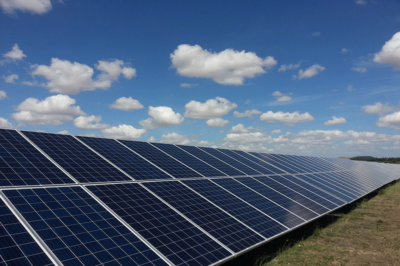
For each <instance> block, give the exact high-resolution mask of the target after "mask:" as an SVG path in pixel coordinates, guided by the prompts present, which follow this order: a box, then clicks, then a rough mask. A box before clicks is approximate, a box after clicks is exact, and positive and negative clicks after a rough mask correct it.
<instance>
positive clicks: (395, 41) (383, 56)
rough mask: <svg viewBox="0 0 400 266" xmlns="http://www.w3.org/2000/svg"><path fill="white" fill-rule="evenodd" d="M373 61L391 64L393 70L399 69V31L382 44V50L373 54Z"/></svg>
mask: <svg viewBox="0 0 400 266" xmlns="http://www.w3.org/2000/svg"><path fill="white" fill-rule="evenodd" d="M373 61H374V62H375V63H379V64H387V65H392V66H393V68H394V70H400V31H399V32H397V33H396V34H394V35H393V37H392V39H390V40H389V41H387V42H386V43H385V45H383V47H382V50H381V51H380V52H379V53H377V54H375V56H374V59H373Z"/></svg>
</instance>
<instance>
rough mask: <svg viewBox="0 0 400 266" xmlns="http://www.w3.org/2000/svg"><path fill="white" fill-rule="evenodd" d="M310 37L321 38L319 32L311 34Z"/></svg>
mask: <svg viewBox="0 0 400 266" xmlns="http://www.w3.org/2000/svg"><path fill="white" fill-rule="evenodd" d="M311 36H313V37H317V36H321V32H319V31H316V32H313V33H312V34H311Z"/></svg>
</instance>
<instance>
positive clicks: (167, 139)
mask: <svg viewBox="0 0 400 266" xmlns="http://www.w3.org/2000/svg"><path fill="white" fill-rule="evenodd" d="M192 141H193V140H192V139H191V138H190V137H189V136H184V135H179V134H178V133H175V132H173V133H169V134H163V135H161V139H160V142H162V143H170V144H180V145H188V144H190V143H191V142H192Z"/></svg>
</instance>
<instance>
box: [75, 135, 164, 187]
mask: <svg viewBox="0 0 400 266" xmlns="http://www.w3.org/2000/svg"><path fill="white" fill-rule="evenodd" d="M78 138H79V139H80V140H82V141H83V142H85V143H86V144H88V145H89V146H90V147H91V148H93V149H94V150H96V151H97V152H98V153H100V154H101V155H103V156H104V157H105V158H107V159H108V160H109V161H110V162H112V163H113V164H115V165H116V166H118V167H119V168H121V169H122V170H123V171H125V172H126V173H127V174H129V175H130V176H132V177H133V178H135V179H138V180H143V179H164V178H165V179H170V178H171V177H170V176H169V175H167V174H166V173H164V172H163V171H161V170H160V169H158V168H157V167H155V166H154V165H152V164H151V163H149V162H148V161H146V160H145V159H143V158H141V157H140V156H139V155H137V154H135V153H133V152H132V151H130V150H129V149H127V148H125V147H124V146H122V145H121V144H119V143H118V142H116V141H115V140H113V139H103V138H89V137H78Z"/></svg>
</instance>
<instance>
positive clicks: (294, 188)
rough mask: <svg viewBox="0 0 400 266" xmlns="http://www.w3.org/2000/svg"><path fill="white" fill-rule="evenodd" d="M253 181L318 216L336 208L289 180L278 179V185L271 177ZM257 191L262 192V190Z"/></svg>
mask: <svg viewBox="0 0 400 266" xmlns="http://www.w3.org/2000/svg"><path fill="white" fill-rule="evenodd" d="M274 177H275V178H276V179H278V180H279V176H274ZM253 179H254V180H256V181H258V182H260V183H261V184H264V185H265V186H267V187H270V188H272V189H275V190H276V191H279V193H282V194H283V195H285V196H287V197H288V198H290V199H291V200H294V201H296V202H298V203H300V204H302V205H303V206H305V207H307V208H309V209H310V210H312V211H314V212H316V213H318V214H324V213H326V212H328V211H329V210H330V209H334V208H335V207H337V206H336V205H335V204H333V203H331V202H329V201H327V200H324V199H322V198H321V197H319V196H318V195H315V194H313V193H312V192H310V191H308V190H306V189H304V188H302V187H300V186H298V185H296V184H294V183H291V182H290V181H289V180H286V179H284V178H282V177H281V178H280V183H279V182H277V181H276V180H273V179H272V178H271V176H270V177H267V176H260V177H254V178H253ZM259 189H260V190H261V191H262V188H259ZM321 201H322V202H321ZM324 203H325V204H327V205H328V206H324Z"/></svg>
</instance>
